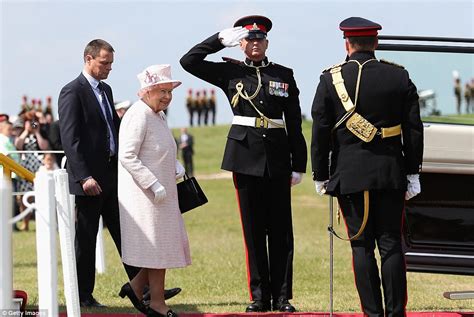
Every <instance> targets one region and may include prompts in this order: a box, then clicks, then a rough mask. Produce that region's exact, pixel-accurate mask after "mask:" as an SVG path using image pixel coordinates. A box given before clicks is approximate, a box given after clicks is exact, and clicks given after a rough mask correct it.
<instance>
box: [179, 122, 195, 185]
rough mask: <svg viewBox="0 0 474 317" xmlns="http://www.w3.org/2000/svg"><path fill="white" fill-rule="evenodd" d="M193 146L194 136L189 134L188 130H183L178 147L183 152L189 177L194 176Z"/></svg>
mask: <svg viewBox="0 0 474 317" xmlns="http://www.w3.org/2000/svg"><path fill="white" fill-rule="evenodd" d="M193 145H194V138H193V136H192V135H191V134H189V133H188V129H186V128H181V135H180V136H179V140H178V146H179V149H180V150H181V157H182V158H183V162H184V169H185V170H186V173H188V175H189V177H192V176H193V175H194V165H193V155H194V150H193Z"/></svg>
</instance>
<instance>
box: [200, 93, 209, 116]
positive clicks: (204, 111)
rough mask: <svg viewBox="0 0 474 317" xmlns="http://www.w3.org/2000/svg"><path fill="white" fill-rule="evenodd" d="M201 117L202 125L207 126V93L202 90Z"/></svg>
mask: <svg viewBox="0 0 474 317" xmlns="http://www.w3.org/2000/svg"><path fill="white" fill-rule="evenodd" d="M201 102H202V116H203V124H204V125H207V124H208V119H209V98H207V91H206V89H203V90H202V101H201Z"/></svg>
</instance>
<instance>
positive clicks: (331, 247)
mask: <svg viewBox="0 0 474 317" xmlns="http://www.w3.org/2000/svg"><path fill="white" fill-rule="evenodd" d="M333 214H334V200H333V197H332V196H331V195H329V227H330V228H331V229H332V227H333ZM333 294H334V236H333V234H332V232H331V231H329V316H330V317H332V316H333V313H334V299H333Z"/></svg>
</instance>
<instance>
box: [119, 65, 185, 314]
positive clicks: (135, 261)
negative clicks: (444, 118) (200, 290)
mask: <svg viewBox="0 0 474 317" xmlns="http://www.w3.org/2000/svg"><path fill="white" fill-rule="evenodd" d="M138 80H139V81H140V85H141V88H140V91H139V92H138V95H139V96H140V98H141V99H140V100H138V101H137V102H135V103H134V104H133V105H132V106H131V107H130V108H129V110H128V111H127V112H126V114H125V115H124V117H123V119H122V123H121V127H120V133H119V144H120V148H119V161H120V164H119V167H118V196H119V207H120V228H121V238H122V261H123V262H124V263H127V264H129V265H132V266H136V267H140V268H142V269H141V270H140V272H139V273H138V275H137V276H136V277H135V278H134V279H132V280H131V281H130V283H127V284H125V285H124V286H123V287H122V290H121V292H120V293H121V295H124V296H125V295H126V296H128V298H129V299H130V300H131V302H132V304H133V305H134V306H135V308H137V309H138V310H140V311H141V312H143V313H145V314H146V315H147V316H167V317H173V316H177V314H176V313H175V312H173V311H172V310H171V309H169V308H168V306H167V305H166V303H165V300H164V284H165V273H166V269H169V268H179V267H185V266H188V265H190V264H191V258H190V252H189V243H188V237H187V234H186V229H185V226H184V221H183V217H182V216H181V212H180V210H179V206H178V194H177V189H176V180H177V179H178V178H181V177H182V176H183V175H184V168H183V166H182V165H181V164H180V163H179V161H177V159H176V152H177V151H176V142H175V140H174V138H173V135H172V134H171V131H170V130H169V128H168V125H167V123H166V116H165V114H164V112H163V110H165V109H166V108H167V107H168V106H169V104H170V102H171V99H172V93H173V89H174V88H176V87H178V86H179V85H180V84H181V82H180V81H177V80H172V79H171V67H170V66H169V65H153V66H149V67H147V68H146V69H145V70H144V71H143V72H142V73H140V74H138ZM146 285H149V286H150V294H151V301H150V305H149V307H148V306H145V305H144V304H143V302H142V292H143V289H144V287H145V286H146Z"/></svg>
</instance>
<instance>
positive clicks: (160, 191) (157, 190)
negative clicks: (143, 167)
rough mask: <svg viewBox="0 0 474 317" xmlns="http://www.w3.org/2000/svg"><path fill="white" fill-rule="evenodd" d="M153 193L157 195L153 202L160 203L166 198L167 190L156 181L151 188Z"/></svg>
mask: <svg viewBox="0 0 474 317" xmlns="http://www.w3.org/2000/svg"><path fill="white" fill-rule="evenodd" d="M150 189H151V191H152V192H153V193H154V194H155V198H154V199H153V202H154V203H155V204H156V203H159V202H160V201H162V200H163V199H165V197H166V190H165V187H163V185H161V184H160V182H158V181H156V182H154V183H153V185H151V186H150Z"/></svg>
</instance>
